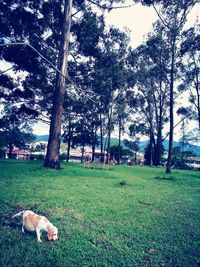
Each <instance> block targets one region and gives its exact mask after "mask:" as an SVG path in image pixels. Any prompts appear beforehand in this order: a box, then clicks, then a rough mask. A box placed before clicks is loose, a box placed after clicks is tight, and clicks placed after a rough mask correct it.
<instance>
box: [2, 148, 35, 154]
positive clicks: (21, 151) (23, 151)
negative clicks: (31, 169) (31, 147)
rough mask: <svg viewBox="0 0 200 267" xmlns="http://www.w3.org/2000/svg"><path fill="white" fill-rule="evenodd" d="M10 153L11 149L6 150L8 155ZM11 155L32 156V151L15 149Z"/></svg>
mask: <svg viewBox="0 0 200 267" xmlns="http://www.w3.org/2000/svg"><path fill="white" fill-rule="evenodd" d="M8 153H9V149H8V148H7V149H6V154H8ZM11 154H17V155H31V152H30V151H27V150H23V149H18V148H14V149H13V150H12V152H11Z"/></svg>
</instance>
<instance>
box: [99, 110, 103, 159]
mask: <svg viewBox="0 0 200 267" xmlns="http://www.w3.org/2000/svg"><path fill="white" fill-rule="evenodd" d="M99 119H100V146H101V159H100V161H101V162H104V155H103V126H102V114H101V111H100V115H99Z"/></svg>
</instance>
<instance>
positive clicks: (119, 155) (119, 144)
mask: <svg viewBox="0 0 200 267" xmlns="http://www.w3.org/2000/svg"><path fill="white" fill-rule="evenodd" d="M121 133H122V125H121V118H119V143H118V159H117V164H118V165H119V164H120V158H121V154H120V151H121Z"/></svg>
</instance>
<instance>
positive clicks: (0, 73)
mask: <svg viewBox="0 0 200 267" xmlns="http://www.w3.org/2000/svg"><path fill="white" fill-rule="evenodd" d="M13 67H14V66H12V67H10V68H8V69H7V70H3V71H1V72H0V75H2V74H3V73H5V72H7V71H9V70H11V69H12V68H13Z"/></svg>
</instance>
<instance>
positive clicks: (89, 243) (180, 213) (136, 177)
mask: <svg viewBox="0 0 200 267" xmlns="http://www.w3.org/2000/svg"><path fill="white" fill-rule="evenodd" d="M41 166H42V163H41V162H31V161H17V160H1V161H0V188H1V194H0V201H1V208H0V231H1V234H0V266H3V267H4V266H17V267H20V266H26V267H27V266H31V267H34V266H37V267H43V266H60V267H63V266H120V267H121V266H139V267H140V266H141V267H142V266H152V267H157V266H177V267H180V266H183V267H190V266H191V267H195V266H196V267H198V266H200V210H199V207H200V173H199V172H193V171H177V170H173V172H172V174H170V175H168V176H167V175H165V174H164V169H162V168H147V167H139V166H138V167H137V166H134V167H129V166H112V167H111V170H107V171H103V170H98V169H84V168H83V165H81V164H72V163H68V164H63V165H62V167H63V169H62V170H61V171H54V170H47V169H43V168H42V167H41ZM23 209H32V210H33V211H35V212H37V213H39V214H44V215H46V216H47V217H48V218H49V220H50V221H51V222H52V223H53V224H55V226H57V227H58V229H59V240H58V241H54V242H48V241H47V240H46V234H45V233H43V243H41V244H40V243H38V242H37V240H36V235H35V233H26V234H22V232H21V223H20V221H19V220H17V219H16V218H15V219H11V217H12V215H13V214H15V213H17V212H18V211H21V210H23Z"/></svg>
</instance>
